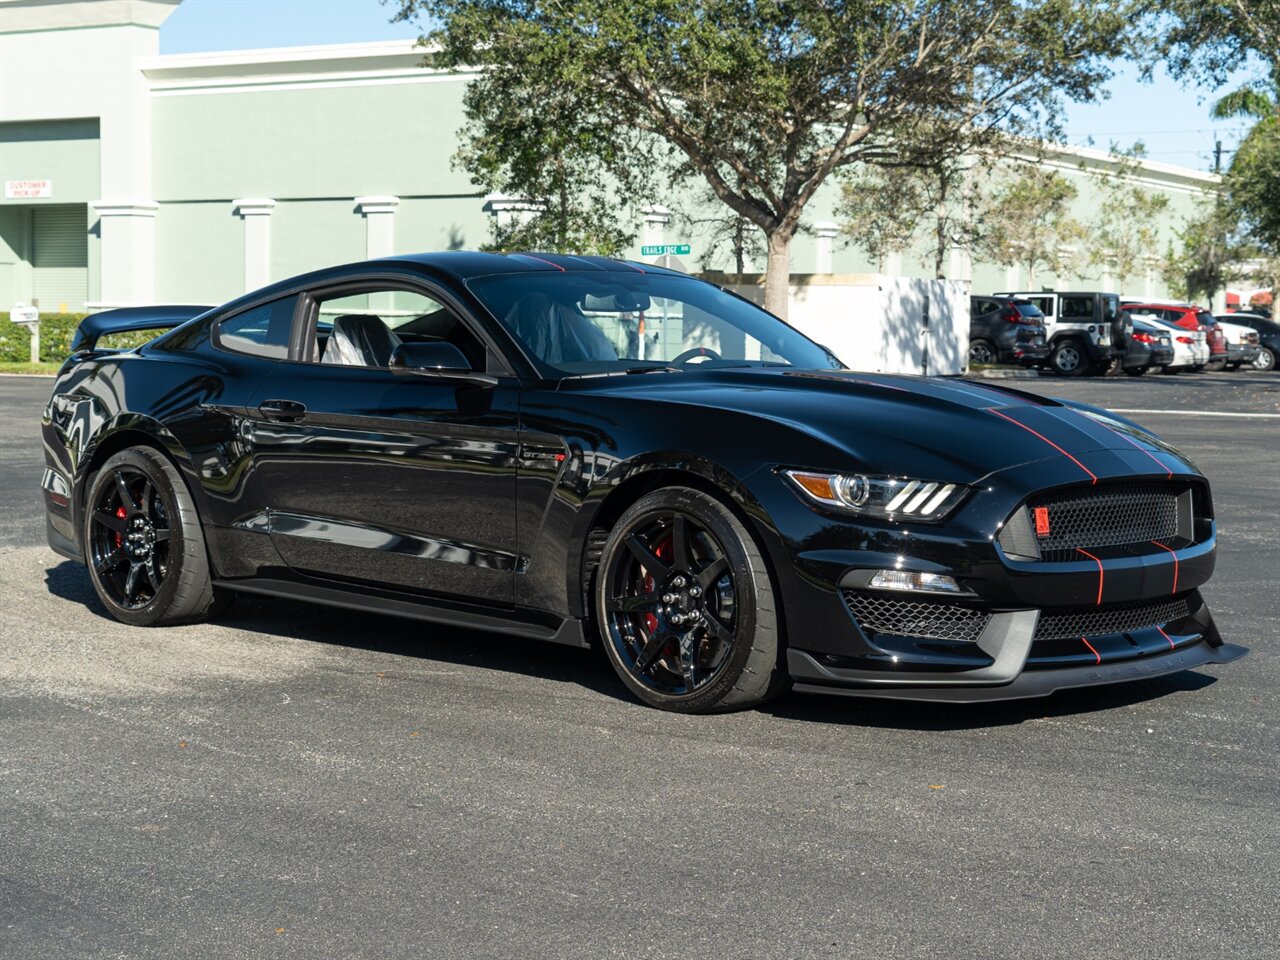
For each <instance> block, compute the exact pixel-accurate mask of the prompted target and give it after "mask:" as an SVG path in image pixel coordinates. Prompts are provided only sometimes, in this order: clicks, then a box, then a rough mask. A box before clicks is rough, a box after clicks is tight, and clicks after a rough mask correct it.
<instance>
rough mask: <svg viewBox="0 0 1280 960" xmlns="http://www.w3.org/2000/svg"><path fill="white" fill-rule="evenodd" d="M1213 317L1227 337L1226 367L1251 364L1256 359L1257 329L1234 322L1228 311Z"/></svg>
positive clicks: (1236, 368) (1232, 368) (1235, 367)
mask: <svg viewBox="0 0 1280 960" xmlns="http://www.w3.org/2000/svg"><path fill="white" fill-rule="evenodd" d="M1214 319H1215V320H1217V321H1218V326H1220V327H1221V328H1222V332H1223V334H1224V335H1225V336H1226V338H1227V369H1228V370H1239V369H1240V368H1241V367H1242V366H1249V367H1251V366H1253V361H1255V360H1256V359H1258V331H1257V330H1254V329H1253V328H1252V327H1246V326H1245V325H1244V324H1242V323H1236V322H1235V321H1234V320H1232V319H1231V314H1229V313H1220V314H1218V315H1217V316H1215V317H1214Z"/></svg>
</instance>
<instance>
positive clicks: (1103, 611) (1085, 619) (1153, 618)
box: [1035, 600, 1189, 640]
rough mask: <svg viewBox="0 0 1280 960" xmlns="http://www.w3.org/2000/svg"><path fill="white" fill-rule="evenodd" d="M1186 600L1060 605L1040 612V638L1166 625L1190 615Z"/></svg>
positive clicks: (1092, 635) (1053, 638) (1038, 634)
mask: <svg viewBox="0 0 1280 960" xmlns="http://www.w3.org/2000/svg"><path fill="white" fill-rule="evenodd" d="M1188 612H1189V611H1188V608H1187V601H1186V600H1155V601H1152V600H1140V601H1138V602H1136V603H1114V604H1109V605H1108V606H1105V607H1059V608H1056V609H1055V608H1052V607H1051V608H1049V609H1047V610H1043V611H1041V613H1040V621H1039V623H1037V624H1036V637H1035V638H1036V639H1037V640H1067V639H1075V640H1078V639H1079V638H1080V637H1102V636H1106V635H1107V634H1111V633H1129V632H1131V631H1134V630H1141V629H1143V628H1144V627H1156V626H1160V627H1163V626H1164V625H1165V624H1167V623H1174V622H1175V621H1178V620H1181V619H1182V618H1183V617H1185V616H1187V614H1188Z"/></svg>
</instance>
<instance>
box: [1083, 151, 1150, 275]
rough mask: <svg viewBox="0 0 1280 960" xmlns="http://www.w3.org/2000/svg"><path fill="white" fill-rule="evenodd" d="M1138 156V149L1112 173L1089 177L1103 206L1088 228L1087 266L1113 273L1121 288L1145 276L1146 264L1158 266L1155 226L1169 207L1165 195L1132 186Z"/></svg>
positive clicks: (1133, 184) (1100, 205) (1139, 153)
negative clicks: (1139, 275) (1135, 278)
mask: <svg viewBox="0 0 1280 960" xmlns="http://www.w3.org/2000/svg"><path fill="white" fill-rule="evenodd" d="M1141 153H1142V151H1141V150H1140V149H1139V150H1137V151H1135V152H1134V154H1133V155H1131V156H1127V157H1122V158H1121V160H1120V163H1119V166H1118V167H1117V168H1116V169H1115V170H1114V171H1110V172H1105V173H1094V174H1093V175H1092V176H1093V177H1094V179H1095V182H1096V183H1097V185H1098V190H1099V192H1100V194H1101V196H1102V202H1101V203H1100V204H1098V210H1097V213H1096V214H1095V216H1094V217H1093V220H1092V221H1091V222H1090V224H1089V225H1088V227H1087V230H1088V235H1089V238H1090V243H1089V264H1090V265H1091V266H1094V267H1100V268H1102V269H1103V270H1105V271H1106V272H1107V273H1111V272H1112V271H1114V275H1115V277H1116V280H1117V281H1118V282H1119V284H1120V285H1121V286H1122V287H1123V286H1124V285H1125V281H1127V280H1128V279H1129V278H1130V277H1133V276H1137V275H1138V274H1140V273H1142V272H1145V271H1144V269H1143V268H1145V267H1146V266H1147V265H1148V264H1151V263H1153V262H1158V260H1159V258H1158V256H1157V255H1156V251H1157V250H1159V249H1160V246H1159V245H1160V231H1159V230H1158V229H1157V227H1156V224H1157V223H1158V222H1159V220H1160V217H1161V214H1163V213H1164V212H1165V210H1167V209H1168V207H1169V198H1168V197H1167V196H1166V195H1164V194H1162V193H1152V192H1151V191H1150V190H1144V189H1143V188H1142V187H1140V186H1139V185H1138V184H1136V183H1134V182H1133V174H1134V173H1135V171H1136V169H1137V163H1136V161H1137V159H1138V157H1139V156H1141Z"/></svg>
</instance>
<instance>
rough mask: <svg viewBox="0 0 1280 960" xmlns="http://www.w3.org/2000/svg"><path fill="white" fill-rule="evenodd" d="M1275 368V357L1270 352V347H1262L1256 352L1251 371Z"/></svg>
mask: <svg viewBox="0 0 1280 960" xmlns="http://www.w3.org/2000/svg"><path fill="white" fill-rule="evenodd" d="M1275 368H1276V355H1275V354H1274V353H1272V352H1271V348H1270V347H1263V348H1261V349H1260V350H1259V351H1258V355H1257V356H1256V357H1254V358H1253V369H1255V370H1274V369H1275Z"/></svg>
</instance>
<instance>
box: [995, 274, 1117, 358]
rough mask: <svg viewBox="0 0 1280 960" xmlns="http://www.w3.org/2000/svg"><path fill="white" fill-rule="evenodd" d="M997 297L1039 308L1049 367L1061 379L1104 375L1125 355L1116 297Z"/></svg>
mask: <svg viewBox="0 0 1280 960" xmlns="http://www.w3.org/2000/svg"><path fill="white" fill-rule="evenodd" d="M996 296H997V297H1016V298H1017V299H1020V300H1029V301H1030V302H1031V303H1033V304H1035V305H1036V307H1038V308H1039V310H1040V312H1041V313H1043V314H1044V324H1045V339H1046V340H1047V342H1048V344H1049V358H1048V366H1049V367H1050V368H1051V369H1052V370H1053V371H1054V372H1055V373H1059V374H1061V375H1062V376H1064V377H1079V376H1082V375H1084V374H1086V373H1091V372H1092V373H1106V372H1107V371H1108V370H1110V369H1111V366H1112V364H1114V363H1115V361H1116V359H1117V357H1119V356H1121V355H1123V354H1124V352H1125V346H1126V343H1127V337H1128V330H1127V329H1126V323H1127V322H1128V321H1127V318H1126V317H1124V316H1123V315H1122V314H1121V311H1120V297H1119V295H1117V294H1114V293H1087V292H1081V293H1077V292H1075V291H1074V290H1073V291H1071V292H1069V293H1068V292H1065V291H1064V292H1061V293H1059V292H1056V291H1053V290H1041V291H1039V292H1036V293H997V294H996ZM1130 329H1131V328H1130Z"/></svg>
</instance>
